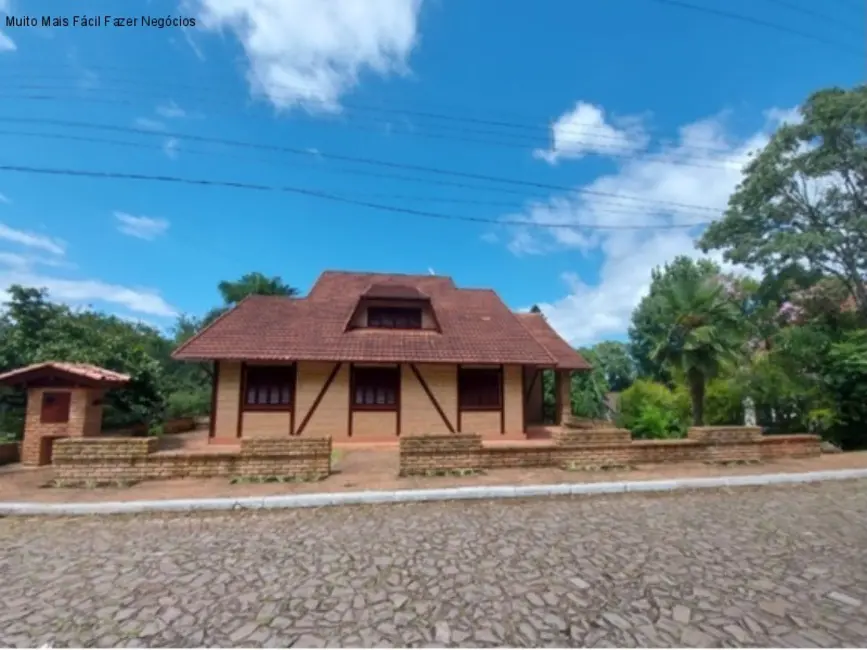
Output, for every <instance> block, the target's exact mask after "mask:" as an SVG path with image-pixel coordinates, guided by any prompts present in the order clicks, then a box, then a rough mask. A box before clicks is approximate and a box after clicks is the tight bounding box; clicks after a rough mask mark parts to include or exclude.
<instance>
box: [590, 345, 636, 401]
mask: <svg viewBox="0 0 867 650" xmlns="http://www.w3.org/2000/svg"><path fill="white" fill-rule="evenodd" d="M593 356H594V357H595V359H596V362H595V363H593V366H594V367H595V366H596V365H597V364H598V365H599V367H600V368H601V370H602V372H603V373H604V375H605V381H606V383H607V385H608V389H609V390H612V391H614V392H616V393H619V392H621V391H624V390H626V389H627V388H629V387H630V386H631V385H632V382H633V381H635V374H636V373H635V362H634V361H633V359H632V357H631V356H630V355H629V348H628V347H627V345H626V344H625V343H621V342H620V341H602V342H601V343H597V344H596V345H594V346H593ZM591 363H592V362H591Z"/></svg>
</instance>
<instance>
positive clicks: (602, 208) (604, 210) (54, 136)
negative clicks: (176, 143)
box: [0, 129, 659, 215]
mask: <svg viewBox="0 0 867 650" xmlns="http://www.w3.org/2000/svg"><path fill="white" fill-rule="evenodd" d="M0 135H6V136H13V137H34V138H44V139H49V140H63V141H70V142H82V143H86V144H108V145H112V146H120V147H130V148H135V149H147V150H150V151H165V146H164V145H162V144H157V143H148V142H130V141H128V140H115V139H112V138H99V137H93V136H79V135H71V134H66V133H45V132H38V131H37V132H34V131H20V130H15V131H11V130H4V129H0ZM175 151H177V152H180V153H184V154H193V155H197V156H207V157H213V156H224V157H228V158H231V159H233V160H253V161H256V162H260V163H264V164H266V165H270V166H276V167H280V168H285V167H293V168H299V167H300V168H304V169H309V164H307V163H303V162H296V161H287V160H282V159H280V160H273V159H271V158H262V157H258V156H256V157H251V156H243V157H240V156H238V155H237V154H234V153H229V152H224V151H203V150H199V149H190V148H189V147H178V148H177V149H175ZM321 171H324V172H334V173H338V174H349V175H359V176H367V177H375V178H385V179H388V180H399V181H408V182H416V183H424V184H434V185H439V186H444V187H457V188H461V189H467V190H473V191H482V192H497V193H505V194H512V195H516V196H518V197H520V201H521V202H523V203H524V204H526V203H528V202H534V201H536V202H544V201H545V200H546V199H547V197H546V196H544V195H538V196H534V195H529V196H528V195H527V194H526V192H524V191H520V190H512V189H509V188H504V187H487V186H481V185H470V184H468V183H461V182H455V181H449V180H444V179H438V178H434V179H431V178H422V177H417V176H401V175H395V174H391V173H386V172H377V171H373V170H367V169H349V168H346V167H333V166H330V165H329V166H327V167H324V168H322V170H321ZM322 191H326V190H322ZM352 196H353V197H358V196H366V197H367V198H386V199H393V200H406V201H420V202H426V203H454V204H464V205H480V206H489V207H506V208H511V209H515V210H519V209H521V207H522V206H521V205H516V202H515V201H517V200H518V199H516V200H515V201H494V200H490V199H485V200H483V199H464V198H449V197H441V196H419V195H405V194H383V193H376V194H366V193H362V194H359V193H357V192H353V194H352ZM611 206H614V207H615V208H621V209H613V208H612V207H611ZM622 208H629V209H628V210H626V209H622ZM640 208H641V206H639V205H635V204H634V203H623V202H618V201H614V200H611V199H605V201H604V202H602V203H595V202H594V205H593V210H594V211H595V212H598V213H600V214H627V215H629V214H633V215H647V213H648V212H650V210H647V209H644V210H642V209H640ZM654 211H657V212H658V211H659V209H658V208H656V209H655V210H654Z"/></svg>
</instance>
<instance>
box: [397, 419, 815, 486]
mask: <svg viewBox="0 0 867 650" xmlns="http://www.w3.org/2000/svg"><path fill="white" fill-rule="evenodd" d="M708 429H710V427H708ZM744 429H747V431H743V432H739V431H737V427H725V428H716V429H715V431H714V432H709V431H701V432H698V435H697V436H690V437H689V438H687V439H684V440H632V439H631V437H630V435H629V432H628V431H625V430H623V429H595V430H594V429H563V430H561V431H558V432H557V433H555V434H554V437H553V440H552V441H551V444H548V445H532V446H531V445H514V446H502V445H497V446H485V445H484V444H483V441H482V436H481V435H479V434H471V433H462V434H456V435H423V436H407V437H405V438H401V440H400V474H401V475H402V476H410V475H418V474H427V473H429V472H438V471H458V470H467V469H472V470H481V469H493V468H498V467H576V468H577V467H611V466H621V465H638V464H647V463H677V462H711V463H728V462H758V461H762V460H773V459H776V458H793V457H794V458H802V457H811V456H818V455H819V454H820V453H821V450H820V446H819V445H820V439H819V437H818V436H812V435H792V436H764V437H762V436H761V435H759V436H758V437H756V436H755V432H756V430H757V429H755V428H754V427H753V428H750V427H744ZM696 437H698V438H699V439H696Z"/></svg>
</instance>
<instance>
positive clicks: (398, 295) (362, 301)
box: [346, 284, 439, 332]
mask: <svg viewBox="0 0 867 650" xmlns="http://www.w3.org/2000/svg"><path fill="white" fill-rule="evenodd" d="M346 329H347V330H358V329H382V330H430V331H435V332H438V331H439V323H438V322H437V318H436V314H435V312H434V308H433V305H432V303H431V299H430V297H429V296H428V295H426V294H424V293H422V292H421V291H420V290H419V289H417V288H416V287H413V286H409V285H402V284H373V285H371V286H370V287H368V288H367V290H366V291H365V292H364V293H362V294H361V296H360V297H359V299H358V303H357V304H356V306H355V310H354V311H353V313H352V317H351V318H350V320H349V323H348V326H347V328H346Z"/></svg>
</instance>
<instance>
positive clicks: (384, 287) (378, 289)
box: [364, 283, 428, 300]
mask: <svg viewBox="0 0 867 650" xmlns="http://www.w3.org/2000/svg"><path fill="white" fill-rule="evenodd" d="M364 297H365V298H391V299H397V300H427V299H428V296H427V295H426V294H424V293H422V292H421V291H419V290H418V289H416V288H415V287H411V286H407V285H405V284H382V283H379V284H372V285H370V287H369V288H368V289H367V291H365V292H364Z"/></svg>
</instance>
